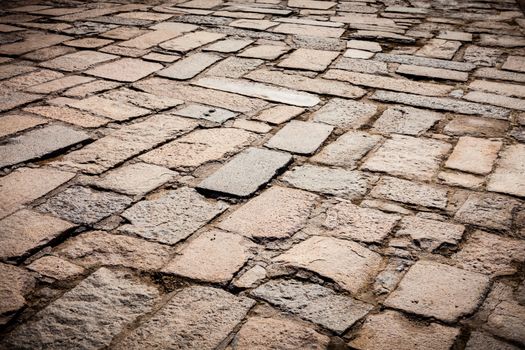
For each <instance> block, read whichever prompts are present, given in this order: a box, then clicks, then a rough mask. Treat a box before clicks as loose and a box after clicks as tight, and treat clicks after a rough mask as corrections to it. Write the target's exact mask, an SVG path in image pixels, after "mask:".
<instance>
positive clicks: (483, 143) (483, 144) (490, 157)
mask: <svg viewBox="0 0 525 350" xmlns="http://www.w3.org/2000/svg"><path fill="white" fill-rule="evenodd" d="M502 145H503V144H502V142H501V141H492V140H486V139H481V138H475V137H469V136H464V137H460V138H459V141H458V143H457V144H456V147H454V151H453V152H452V154H451V155H450V156H449V157H448V160H447V162H446V163H445V166H446V167H447V168H451V169H456V170H461V171H465V172H469V173H474V174H481V175H485V174H488V173H490V172H491V170H492V165H493V163H494V161H495V160H496V158H497V157H498V152H499V150H500V148H501V146H502ZM524 155H525V153H524Z"/></svg>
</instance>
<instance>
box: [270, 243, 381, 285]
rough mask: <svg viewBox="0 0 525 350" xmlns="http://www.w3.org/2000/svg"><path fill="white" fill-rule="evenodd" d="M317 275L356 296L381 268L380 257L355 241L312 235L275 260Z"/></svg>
mask: <svg viewBox="0 0 525 350" xmlns="http://www.w3.org/2000/svg"><path fill="white" fill-rule="evenodd" d="M273 261H274V262H276V263H281V264H284V265H288V266H293V267H296V268H300V269H305V270H309V271H313V272H315V273H318V274H319V275H321V276H324V277H327V278H329V279H331V280H334V281H335V282H336V283H338V284H339V285H340V286H341V287H342V288H343V289H345V290H347V291H349V292H350V293H352V294H353V295H355V294H358V293H359V292H360V291H361V290H362V289H364V288H365V287H366V285H367V284H368V282H369V280H370V279H372V278H373V277H374V275H375V274H377V273H378V272H379V271H378V270H379V269H380V267H381V265H382V258H381V256H380V255H379V254H377V253H374V252H373V251H371V250H369V249H367V248H365V247H363V246H361V245H360V244H358V243H355V242H352V241H346V240H341V239H336V238H331V237H319V236H313V237H310V238H308V239H307V240H305V241H303V242H301V243H299V244H297V245H295V246H293V247H292V248H291V249H290V250H288V251H286V252H285V253H284V254H281V255H279V256H277V257H275V258H274V259H273Z"/></svg>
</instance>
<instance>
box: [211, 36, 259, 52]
mask: <svg viewBox="0 0 525 350" xmlns="http://www.w3.org/2000/svg"><path fill="white" fill-rule="evenodd" d="M252 43H253V40H240V39H224V40H221V41H217V42H215V43H213V44H211V45H209V46H206V47H205V48H203V49H202V51H215V52H221V53H232V52H237V51H240V50H242V49H244V48H245V47H246V46H248V45H250V44H252Z"/></svg>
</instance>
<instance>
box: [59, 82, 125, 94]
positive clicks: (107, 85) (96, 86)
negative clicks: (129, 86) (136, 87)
mask: <svg viewBox="0 0 525 350" xmlns="http://www.w3.org/2000/svg"><path fill="white" fill-rule="evenodd" d="M121 85H122V84H121V83H117V82H115V81H109V80H101V79H98V80H95V81H93V82H91V83H87V84H82V85H80V86H75V87H73V88H71V89H68V90H66V91H65V92H63V93H62V94H63V95H64V96H69V97H86V96H88V95H91V94H95V93H97V92H101V91H105V90H109V89H114V88H117V87H119V86H121Z"/></svg>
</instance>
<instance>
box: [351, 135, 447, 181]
mask: <svg viewBox="0 0 525 350" xmlns="http://www.w3.org/2000/svg"><path fill="white" fill-rule="evenodd" d="M450 148H451V146H450V144H448V143H446V142H443V141H438V140H433V139H422V138H415V137H410V136H402V135H392V138H391V139H389V140H387V141H386V142H385V143H384V144H383V146H381V147H380V148H379V149H378V150H377V151H376V152H375V153H374V154H372V156H370V157H369V158H368V159H367V160H366V161H365V162H364V163H363V165H362V166H361V169H364V170H369V171H380V172H386V173H388V174H390V175H398V176H403V177H407V178H410V179H417V180H431V179H432V177H433V176H434V175H435V173H436V172H437V170H438V169H439V165H440V163H441V158H442V157H443V156H444V155H445V154H446V153H447V152H448V151H449V150H450Z"/></svg>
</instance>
